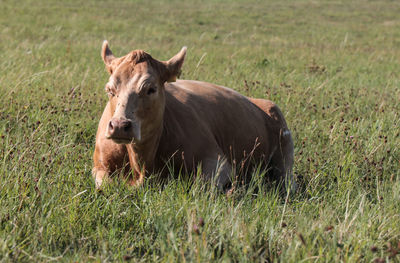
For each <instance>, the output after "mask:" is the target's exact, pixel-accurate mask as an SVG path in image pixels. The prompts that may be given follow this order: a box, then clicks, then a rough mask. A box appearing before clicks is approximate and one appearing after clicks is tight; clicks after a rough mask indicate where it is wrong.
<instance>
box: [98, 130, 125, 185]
mask: <svg viewBox="0 0 400 263" xmlns="http://www.w3.org/2000/svg"><path fill="white" fill-rule="evenodd" d="M127 161H128V158H127V151H126V147H125V145H121V144H116V143H114V142H113V141H111V140H108V139H105V138H104V139H100V140H98V141H97V142H96V148H95V151H94V155H93V162H94V165H93V169H92V175H93V178H94V180H95V184H96V188H98V189H99V188H100V186H101V185H102V184H103V182H104V181H107V180H108V179H109V178H110V175H112V174H113V173H115V172H117V171H119V170H121V169H122V168H124V167H125V166H126V167H125V169H126V171H129V167H128V162H127Z"/></svg>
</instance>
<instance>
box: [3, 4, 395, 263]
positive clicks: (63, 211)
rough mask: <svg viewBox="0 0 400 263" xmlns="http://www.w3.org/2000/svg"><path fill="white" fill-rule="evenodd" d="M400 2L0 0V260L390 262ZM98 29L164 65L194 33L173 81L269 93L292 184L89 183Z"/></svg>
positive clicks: (98, 88) (102, 76) (116, 48)
mask: <svg viewBox="0 0 400 263" xmlns="http://www.w3.org/2000/svg"><path fill="white" fill-rule="evenodd" d="M399 14H400V4H399V2H398V1H367V0H355V1H308V0H301V1H248V2H245V1H212V0H210V1H202V2H201V3H198V2H197V1H185V2H184V3H180V2H178V1H176V2H170V1H157V2H151V3H148V2H147V1H143V2H141V1H121V2H118V3H117V2H115V1H47V2H46V1H43V0H37V1H18V2H16V1H4V0H0V52H1V59H0V93H1V96H0V260H1V261H18V262H23V261H25V262H31V261H43V262H47V261H52V260H57V261H66V262H69V261H79V262H82V261H105V262H107V261H123V260H132V261H162V262H176V261H180V262H184V261H196V262H208V261H224V262H229V261H239V262H253V261H264V260H267V261H269V262H272V261H280V262H314V261H318V262H371V261H374V260H376V262H380V261H379V260H386V261H396V260H397V261H399V260H400V255H397V256H396V255H395V253H394V252H395V250H396V249H397V247H398V246H399V245H400V244H398V243H399V241H400V223H399V222H400V135H399V133H400V128H399V127H400V81H399V80H400V62H399V58H400V17H399ZM103 39H108V40H109V42H110V45H111V48H112V50H113V52H114V53H115V54H116V55H124V54H126V53H127V52H129V51H131V50H132V49H145V50H146V51H148V52H149V53H150V54H152V55H153V56H154V57H155V58H158V59H163V60H166V59H168V58H170V57H171V56H172V55H174V54H175V53H176V52H178V51H179V49H180V48H181V47H182V46H184V45H187V46H188V55H187V59H186V61H185V64H184V68H183V74H182V76H181V77H182V78H185V79H197V80H203V81H208V82H213V83H217V84H222V85H225V86H228V87H231V88H233V89H235V90H238V91H240V92H241V93H243V94H245V95H249V96H254V97H263V98H268V99H271V100H273V101H275V102H276V103H277V104H278V105H279V106H280V107H281V109H282V111H283V112H284V114H285V116H286V119H287V121H288V124H289V126H290V128H291V130H292V131H293V135H294V139H295V168H294V169H295V174H296V177H297V180H298V181H299V183H300V186H301V187H300V190H299V191H298V192H297V193H296V194H293V195H291V196H288V197H285V196H281V195H279V194H277V193H276V190H275V189H274V188H273V187H266V188H267V189H265V190H263V191H259V192H258V193H256V192H254V191H251V189H250V190H249V191H245V190H243V189H242V190H240V191H238V192H236V193H235V194H234V195H233V196H232V197H226V196H224V195H221V194H218V193H217V192H216V191H215V189H212V188H211V189H205V188H204V186H202V183H201V182H196V183H195V185H194V186H192V187H191V188H190V187H188V186H187V183H186V182H185V181H180V180H175V181H171V182H170V183H168V184H167V185H166V186H165V188H163V189H161V188H160V187H158V186H157V185H154V184H150V183H146V184H145V185H144V186H143V187H142V188H139V189H132V188H130V187H128V186H126V185H125V184H124V183H123V182H115V183H112V184H110V185H109V186H107V187H106V189H105V190H104V191H103V192H102V193H99V192H96V190H95V188H94V182H93V179H92V177H91V167H92V159H91V158H92V153H93V150H94V140H95V132H96V128H97V123H98V120H99V118H100V116H101V113H102V109H103V107H104V106H105V103H106V101H107V96H106V94H105V92H104V84H105V83H106V80H107V78H108V74H107V73H106V71H105V69H104V65H103V62H102V60H101V58H100V47H101V43H102V41H103ZM256 177H257V176H256ZM254 185H257V180H255V182H254ZM200 218H202V219H203V221H204V226H201V223H199V220H200ZM196 228H197V229H196ZM397 250H400V248H399V249H397Z"/></svg>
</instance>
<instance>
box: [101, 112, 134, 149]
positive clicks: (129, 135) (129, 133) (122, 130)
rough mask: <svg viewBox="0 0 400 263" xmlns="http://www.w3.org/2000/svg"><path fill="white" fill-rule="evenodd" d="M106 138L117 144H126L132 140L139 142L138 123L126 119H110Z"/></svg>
mask: <svg viewBox="0 0 400 263" xmlns="http://www.w3.org/2000/svg"><path fill="white" fill-rule="evenodd" d="M106 137H107V139H111V140H113V141H114V142H115V143H118V144H128V143H131V142H132V141H133V140H135V141H140V123H139V122H137V121H132V120H128V119H118V118H112V119H111V120H110V122H109V123H108V127H107V131H106Z"/></svg>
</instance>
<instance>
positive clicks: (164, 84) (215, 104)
mask: <svg viewBox="0 0 400 263" xmlns="http://www.w3.org/2000/svg"><path fill="white" fill-rule="evenodd" d="M185 55H186V47H184V48H182V50H181V51H180V52H179V53H178V54H176V55H175V56H174V57H172V58H171V59H170V60H168V61H158V60H156V59H154V58H152V57H151V56H150V55H149V54H147V53H146V52H144V51H142V50H135V51H132V52H130V53H129V54H127V55H126V56H123V57H120V58H116V57H114V55H113V54H112V52H111V50H110V49H109V47H108V43H107V41H104V43H103V47H102V51H101V56H102V58H103V60H104V63H105V65H106V68H107V70H108V72H109V73H110V78H109V81H108V83H107V84H106V87H105V89H106V91H107V94H108V97H109V101H108V103H107V105H106V107H105V109H104V112H103V115H102V117H101V119H100V123H99V127H98V131H97V135H96V148H95V152H94V156H93V159H94V168H93V176H94V178H95V182H96V186H97V187H100V186H101V184H102V183H103V181H104V180H106V179H107V178H109V176H110V175H111V174H113V173H114V172H116V171H118V170H121V169H122V168H125V171H129V172H128V173H127V180H128V182H129V183H130V184H131V185H136V186H137V185H141V184H142V183H143V181H144V179H145V178H146V175H148V174H152V173H156V174H158V175H159V176H160V178H166V177H168V176H170V174H169V172H170V170H169V169H167V168H166V167H167V162H169V163H170V164H173V167H174V168H175V170H176V173H179V171H185V172H186V173H194V174H196V173H200V174H201V175H202V177H203V178H204V179H205V180H209V179H212V178H213V179H214V180H215V183H216V185H217V187H218V188H219V189H221V190H227V189H229V187H230V185H231V178H232V175H233V174H234V173H235V172H238V173H241V174H240V176H241V177H242V178H243V180H244V181H249V179H250V177H251V175H252V172H251V171H252V170H254V169H252V168H254V167H256V166H257V165H260V164H261V168H262V169H269V172H268V173H267V175H268V176H270V177H271V178H275V179H280V180H281V181H283V182H284V184H285V185H286V186H287V185H289V183H290V185H291V189H292V190H293V189H294V185H295V182H294V181H293V180H292V173H291V172H292V171H291V170H292V166H293V142H292V138H291V135H290V131H289V129H288V127H287V125H286V122H285V119H284V117H283V115H282V113H281V111H280V110H279V108H278V107H277V106H276V105H275V104H274V103H272V102H271V101H268V100H263V99H253V98H247V97H245V96H243V95H241V94H239V93H238V92H236V91H234V90H231V89H229V88H225V87H221V86H217V85H215V84H210V83H205V82H200V81H193V80H177V79H176V78H177V76H178V74H179V72H180V70H181V67H182V64H183V61H184V59H185ZM232 167H236V168H234V169H233V168H232ZM239 168H241V169H239ZM182 169H183V170H182ZM197 169H201V171H198V170H197Z"/></svg>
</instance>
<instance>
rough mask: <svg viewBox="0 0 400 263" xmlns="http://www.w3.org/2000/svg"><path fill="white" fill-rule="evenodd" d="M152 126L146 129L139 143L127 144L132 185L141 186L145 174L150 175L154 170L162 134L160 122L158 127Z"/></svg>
mask: <svg viewBox="0 0 400 263" xmlns="http://www.w3.org/2000/svg"><path fill="white" fill-rule="evenodd" d="M152 126H153V127H151V128H149V129H146V133H145V134H143V135H142V140H141V141H140V142H137V143H131V144H127V150H128V155H129V163H130V166H131V168H132V170H133V172H134V177H135V178H134V180H133V183H132V184H134V185H140V184H142V183H143V180H144V177H145V175H146V173H151V172H153V169H154V158H155V155H156V153H157V150H158V146H159V143H160V138H161V134H162V132H163V125H162V121H161V122H160V124H159V125H152Z"/></svg>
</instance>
